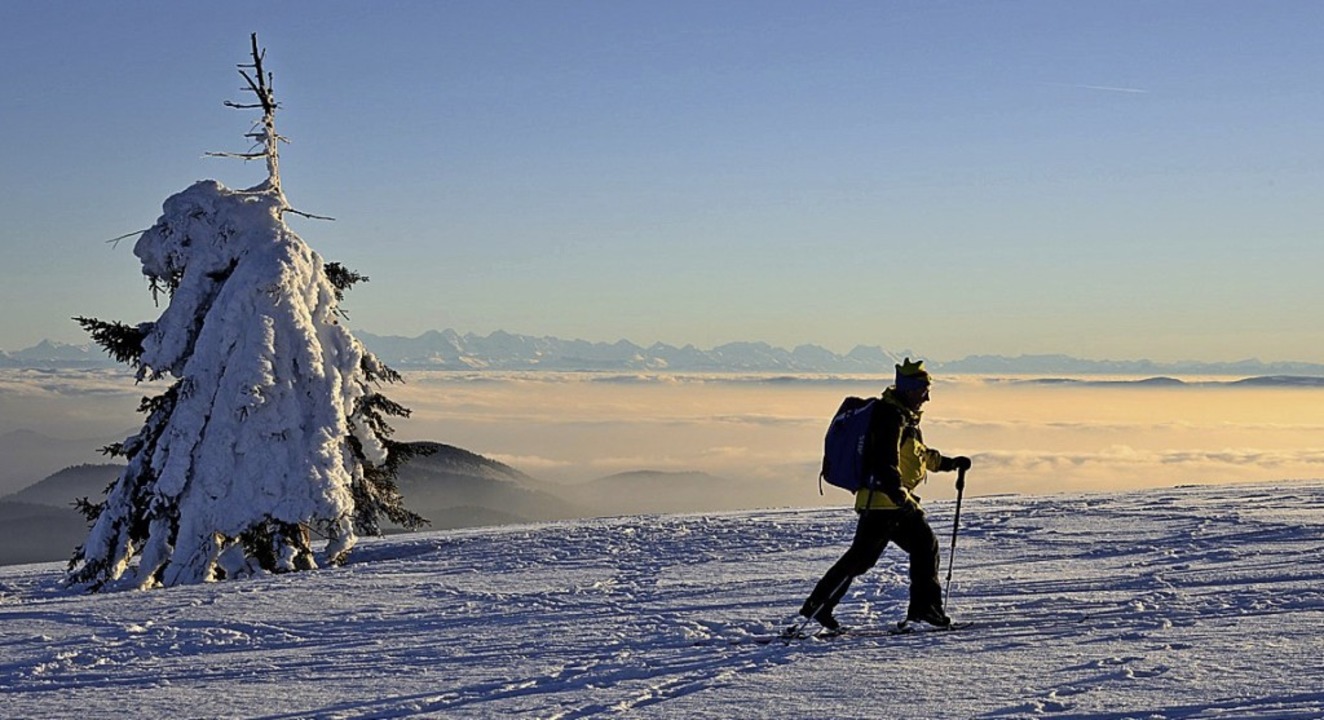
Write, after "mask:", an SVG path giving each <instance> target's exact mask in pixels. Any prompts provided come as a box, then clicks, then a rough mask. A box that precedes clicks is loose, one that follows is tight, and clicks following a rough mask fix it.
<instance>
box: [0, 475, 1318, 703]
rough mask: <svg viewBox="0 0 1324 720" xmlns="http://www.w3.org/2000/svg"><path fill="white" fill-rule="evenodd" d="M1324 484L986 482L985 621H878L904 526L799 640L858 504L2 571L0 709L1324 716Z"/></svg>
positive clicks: (976, 601)
mask: <svg viewBox="0 0 1324 720" xmlns="http://www.w3.org/2000/svg"><path fill="white" fill-rule="evenodd" d="M951 510H952V507H951V505H950V504H936V505H935V506H934V507H933V508H931V511H930V515H931V519H932V522H933V525H934V528H935V530H936V531H937V532H938V533H939V537H940V540H941V542H942V546H943V562H944V564H945V563H946V561H947V556H948V551H949V542H950V530H951V526H950V519H951V516H950V513H951ZM1322 510H1324V483H1321V482H1304V483H1303V482H1298V483H1284V484H1281V485H1277V486H1269V485H1238V486H1206V487H1183V488H1173V489H1168V490H1159V491H1146V492H1138V493H1132V494H1127V495H1071V496H1051V497H1020V496H1000V497H985V498H973V499H972V498H967V500H966V501H965V504H964V506H963V508H962V525H963V527H962V532H961V537H960V541H959V546H958V550H957V555H956V565H955V572H954V580H955V584H954V587H953V588H952V590H951V593H952V598H951V602H950V606H949V610H950V612H951V613H952V614H953V615H954V616H955V617H957V618H958V619H968V620H973V621H975V622H976V623H977V625H976V626H975V627H973V628H969V629H966V630H961V631H957V632H950V633H944V632H926V633H918V634H914V635H906V636H899V637H891V636H887V635H885V634H883V633H882V632H879V631H881V630H882V629H883V628H885V627H886V626H887V625H888V624H889V623H891V622H893V621H895V620H897V619H899V617H900V615H901V613H903V612H904V607H905V596H906V581H905V577H906V568H905V565H904V561H905V556H904V555H903V554H902V553H900V552H899V551H897V550H896V549H895V548H890V549H889V550H888V552H887V553H886V555H885V556H884V558H883V560H882V561H881V562H880V563H879V565H878V567H876V568H875V569H874V570H873V571H871V572H870V573H869V574H867V575H865V576H864V577H862V578H861V579H860V581H858V582H857V583H856V584H855V585H854V586H853V587H852V590H851V594H850V595H849V596H848V598H847V600H846V601H845V602H844V603H843V604H842V606H841V607H840V608H839V610H838V617H840V618H841V620H842V621H843V622H844V623H846V624H847V625H849V626H853V627H857V628H861V629H862V632H861V633H860V634H859V635H856V636H849V635H848V636H845V637H841V638H836V639H831V640H821V639H809V640H803V641H796V642H792V643H790V644H784V643H782V642H776V641H774V642H771V643H767V644H760V643H758V642H754V641H756V640H760V639H762V640H766V639H768V638H769V637H770V636H771V635H773V634H774V633H776V632H778V631H779V630H780V629H781V628H782V627H784V626H785V625H786V624H788V623H790V622H791V621H792V620H794V615H793V613H794V611H795V609H796V608H798V607H799V605H800V602H801V600H802V599H803V597H804V595H805V594H806V593H807V592H808V590H809V589H810V587H811V585H812V584H813V582H814V581H815V580H816V579H817V578H818V576H819V575H821V573H822V572H823V571H824V570H825V569H826V568H827V566H828V565H829V564H830V563H831V562H832V561H833V560H835V558H836V557H837V556H838V555H839V553H840V552H842V551H843V550H844V549H845V547H846V544H847V542H848V541H849V538H850V535H851V532H852V530H853V517H854V516H853V515H852V514H851V513H850V512H849V511H848V510H846V509H828V510H822V509H813V510H799V511H797V510H769V511H751V512H744V513H725V514H714V515H678V516H662V517H626V518H612V519H600V520H586V521H578V522H565V523H553V524H545V525H538V526H520V527H506V528H492V529H482V530H469V531H451V532H442V533H432V534H424V535H413V536H397V537H394V538H388V539H383V540H377V541H367V542H365V543H364V544H363V545H362V546H361V547H360V548H359V550H358V551H357V553H356V555H355V559H354V562H353V563H352V564H350V565H348V566H346V567H343V568H337V569H330V570H323V571H318V572H313V573H301V574H293V575H281V576H269V577H262V578H256V579H252V580H244V581H236V582H231V583H220V584H212V585H204V586H188V587H177V588H170V589H164V590H156V591H151V592H146V593H143V592H120V593H109V594H104V595H100V596H77V595H69V594H67V593H65V592H64V591H63V590H61V589H60V588H59V586H58V579H59V576H60V573H59V568H60V566H59V565H33V566H21V567H11V568H0V621H2V623H0V627H3V630H0V650H3V653H2V654H0V658H2V659H0V708H2V709H0V715H3V716H4V717H9V718H57V717H68V716H70V714H71V713H75V714H77V715H79V716H81V717H84V718H100V717H126V716H128V717H153V718H163V717H171V718H214V717H224V718H241V717H242V718H264V719H267V720H280V719H294V718H328V719H332V718H334V719H343V720H349V719H367V718H454V717H536V718H556V719H560V720H569V719H572V718H610V717H662V718H695V717H710V718H742V717H751V718H752V717H788V718H816V717H821V718H853V717H861V718H864V717H880V716H881V717H914V718H946V717H952V718H1041V717H1052V718H1074V719H1079V720H1087V719H1088V720H1105V719H1117V720H1120V719H1122V718H1150V719H1160V718H1161V719H1177V718H1319V717H1324V670H1322V669H1321V667H1320V665H1321V659H1320V658H1321V657H1322V656H1324V652H1321V651H1324V641H1321V640H1320V639H1319V636H1320V631H1321V630H1324V560H1322V558H1324V554H1322V553H1321V551H1322V550H1324V533H1322V532H1321V530H1322V529H1324V527H1321V526H1324V512H1321V511H1322ZM943 574H944V576H945V575H946V569H945V568H944V570H943Z"/></svg>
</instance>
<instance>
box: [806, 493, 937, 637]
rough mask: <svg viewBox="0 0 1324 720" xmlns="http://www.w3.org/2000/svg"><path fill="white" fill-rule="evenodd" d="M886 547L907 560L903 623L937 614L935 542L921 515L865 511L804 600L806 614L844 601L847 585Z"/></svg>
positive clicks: (934, 536) (881, 553) (867, 567)
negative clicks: (907, 593) (845, 544)
mask: <svg viewBox="0 0 1324 720" xmlns="http://www.w3.org/2000/svg"><path fill="white" fill-rule="evenodd" d="M889 542H893V543H896V545H897V547H899V548H901V549H902V550H904V551H906V554H908V555H910V608H909V609H908V610H907V612H906V617H907V618H922V617H926V616H927V615H929V614H931V613H933V612H934V611H937V614H939V615H941V614H942V584H941V581H940V580H939V579H938V563H939V556H940V554H939V552H938V538H937V536H936V535H934V534H933V528H931V527H929V523H928V521H927V520H925V519H924V515H923V514H922V513H902V512H901V511H899V510H865V511H863V512H861V513H860V520H859V523H858V524H857V525H856V526H855V539H854V540H853V541H852V542H851V546H850V548H849V549H847V550H846V553H845V554H844V555H842V556H841V559H840V560H837V562H836V563H835V564H833V566H832V567H831V568H828V571H827V574H826V575H824V576H823V579H822V580H819V581H818V585H816V586H815V587H814V591H813V592H812V593H810V595H809V599H808V600H806V601H805V607H806V608H808V609H810V610H811V611H812V610H813V608H816V607H819V606H820V605H821V606H822V608H823V609H825V610H827V611H828V612H831V611H832V609H833V608H835V607H836V606H837V603H839V602H841V598H843V597H845V595H846V591H847V590H849V589H850V584H851V581H852V580H854V579H855V578H857V577H859V576H860V575H863V574H864V573H865V572H867V571H868V570H869V568H872V567H873V566H874V565H875V564H876V563H877V562H878V558H880V557H882V555H883V550H885V549H886V548H887V544H888V543H889Z"/></svg>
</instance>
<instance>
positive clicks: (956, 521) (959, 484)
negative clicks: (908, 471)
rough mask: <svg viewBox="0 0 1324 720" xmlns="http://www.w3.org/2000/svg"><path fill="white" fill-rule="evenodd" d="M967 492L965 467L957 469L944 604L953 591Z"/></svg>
mask: <svg viewBox="0 0 1324 720" xmlns="http://www.w3.org/2000/svg"><path fill="white" fill-rule="evenodd" d="M964 494H965V468H961V469H960V470H958V471H956V515H955V517H953V518H952V549H951V551H950V552H949V553H948V554H947V583H946V584H945V585H943V588H942V606H943V607H944V608H945V607H947V598H948V596H949V595H951V592H952V563H953V562H954V561H955V560H956V533H957V532H958V531H959V530H960V528H961V496H962V495H964Z"/></svg>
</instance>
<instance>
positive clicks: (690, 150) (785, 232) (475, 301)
mask: <svg viewBox="0 0 1324 720" xmlns="http://www.w3.org/2000/svg"><path fill="white" fill-rule="evenodd" d="M1321 26H1324V4H1320V3H1317V2H1309V1H1307V0H1286V1H1284V2H1275V3H1271V4H1251V3H1245V2H1235V1H1233V0H1213V1H1212V2H1201V3H1163V4H1155V3H1152V2H1147V1H1145V0H1120V1H1119V2H1110V3H1062V2H1054V1H1051V0H1025V1H1023V2H1013V3H986V2H977V1H975V0H961V1H958V2H951V3H915V2H884V3H878V2H863V1H861V0H846V1H845V2H840V3H830V4H826V5H814V4H806V3H803V2H789V1H782V0H774V1H772V2H753V1H752V0H736V1H735V2H723V3H717V4H713V3H707V2H692V1H691V0H681V1H680V2H673V3H663V4H658V3H646V2H641V1H638V0H627V1H626V2H607V1H605V0H588V1H587V2H579V3H568V4H565V3H551V4H547V3H530V2H518V1H507V2H478V1H477V0H460V1H457V2H445V3H435V2H423V1H422V0H405V1H404V2H393V3H367V4H355V3H331V4H326V3H318V4H311V3H299V2H290V3H276V4H272V3H268V2H261V3H259V2H254V1H253V0H236V2H228V3H223V4H184V5H181V4H178V3H173V2H164V1H163V0H149V1H148V2H137V3H132V4H129V5H124V4H97V3H73V4H69V3H5V4H3V7H0V61H3V63H4V65H5V67H8V68H10V70H11V72H10V75H9V78H8V80H7V84H6V92H5V93H4V94H3V96H0V127H4V128H5V132H4V133H3V134H0V154H3V156H4V157H5V161H6V168H7V171H6V172H5V173H3V175H0V216H3V217H4V218H5V224H4V228H3V230H0V249H3V251H4V255H5V263H4V267H3V270H0V280H2V281H3V282H0V302H3V304H4V306H5V308H6V312H5V313H4V315H3V317H0V348H3V349H6V350H17V349H21V348H25V347H29V346H31V345H34V344H36V343H37V342H38V341H40V340H42V339H47V338H49V339H51V340H55V341H59V342H67V343H79V344H81V343H84V342H86V337H85V336H84V335H83V333H82V331H81V330H80V329H79V328H78V327H77V326H76V325H75V324H74V323H73V322H72V321H71V320H70V319H69V318H70V317H72V316H75V315H90V316H95V317H100V318H102V319H106V320H119V321H123V322H128V323H138V322H143V321H148V320H153V319H155V318H156V317H157V316H158V315H159V312H160V310H159V308H156V307H154V306H153V304H152V300H151V297H150V295H149V293H148V292H147V291H146V288H145V286H144V283H143V281H142V278H141V276H140V272H139V266H138V263H137V261H136V260H135V258H134V257H133V255H132V246H133V242H132V239H128V240H124V241H121V242H119V243H117V244H108V243H106V242H105V241H106V240H108V239H109V238H113V237H116V236H119V235H122V234H124V233H128V232H131V231H133V230H136V229H144V228H146V227H148V226H150V225H151V224H152V223H153V221H154V220H155V219H156V217H157V216H158V215H159V214H160V211H161V203H162V201H164V200H165V199H166V197H168V196H169V195H171V194H173V193H176V192H178V191H180V190H183V189H184V188H186V187H188V186H189V185H190V184H192V183H193V182H194V181H196V180H199V179H204V178H214V179H217V180H219V181H221V182H223V183H225V184H226V185H227V186H229V187H235V188H242V187H247V186H251V185H253V184H256V183H257V182H258V181H260V180H261V175H262V172H263V169H262V168H261V167H260V164H259V163H250V164H247V165H245V164H243V163H240V162H236V161H232V160H220V159H214V158H206V157H204V156H203V155H204V153H206V152H209V151H244V150H246V149H247V148H246V144H247V141H246V140H245V139H244V138H243V137H242V135H243V133H245V132H247V131H248V129H249V127H250V123H251V122H252V121H253V119H254V118H253V117H251V113H245V112H241V111H236V110H232V109H228V108H225V107H223V106H222V102H223V101H226V100H238V101H242V100H244V98H243V97H242V95H241V94H240V93H239V91H238V90H239V87H240V86H241V84H242V80H241V79H240V78H239V76H238V74H237V72H236V68H235V66H236V65H237V64H239V63H242V62H245V61H246V60H247V52H248V43H249V34H250V33H251V32H257V33H258V35H259V39H260V41H261V42H262V44H263V45H264V46H265V47H266V48H267V50H268V54H267V66H268V69H270V70H271V71H272V72H273V73H274V76H275V88H276V92H277V94H278V99H279V100H280V102H281V103H282V108H283V109H282V111H281V112H280V114H279V116H278V124H279V126H278V130H279V131H280V132H281V133H282V134H283V135H285V136H287V137H288V138H290V140H291V143H290V144H288V145H286V146H284V147H283V149H282V153H283V154H282V158H281V161H282V162H281V171H282V177H283V181H284V188H285V190H286V192H287V194H288V195H289V197H290V199H291V202H292V203H293V204H294V205H295V206H296V207H297V208H299V209H301V210H304V211H307V212H311V213H316V214H319V215H329V216H334V217H336V218H337V220H336V221H335V222H320V221H313V220H307V219H304V218H291V223H292V225H294V226H295V229H296V230H297V231H298V232H299V234H300V235H301V236H302V237H303V238H304V239H305V240H307V241H308V243H309V244H310V245H311V246H312V247H313V248H314V249H316V250H317V251H318V252H320V253H321V254H322V255H323V256H324V257H325V258H326V259H327V260H333V261H338V262H342V263H344V264H346V265H347V266H349V267H351V268H353V269H355V270H357V271H359V272H361V273H364V274H366V275H368V276H370V277H371V278H372V282H370V283H368V284H365V285H363V286H361V287H358V288H356V289H355V290H354V291H353V292H352V293H351V294H350V296H349V297H348V299H347V302H346V304H345V309H346V310H347V311H348V312H349V314H350V318H351V319H350V326H351V328H352V329H355V330H363V331H368V332H372V333H376V334H380V335H404V336H417V335H419V334H421V333H423V332H424V331H427V330H434V329H436V330H439V329H444V328H454V329H456V330H458V331H460V332H462V333H463V332H476V333H479V334H487V333H490V332H492V331H495V330H506V331H509V332H513V333H520V334H527V335H534V336H543V335H551V336H557V337H562V338H566V339H585V340H590V341H604V342H614V341H616V340H619V339H622V338H624V339H628V340H630V341H632V342H635V343H637V344H640V345H644V346H647V345H650V344H652V343H654V342H663V343H667V344H671V345H676V346H684V345H686V344H694V345H696V346H699V347H714V346H717V345H720V344H723V343H726V342H733V341H765V342H768V343H771V344H773V345H777V346H781V347H794V346H796V345H800V344H806V343H809V344H817V345H821V346H823V347H826V348H828V349H831V350H833V351H836V352H846V351H848V350H849V349H850V348H852V347H854V346H856V345H880V346H882V347H885V348H888V349H892V350H899V349H903V348H910V349H914V350H915V352H917V353H918V354H921V355H923V356H925V357H929V358H933V359H943V360H953V359H959V358H962V357H965V356H968V355H975V354H997V355H1008V356H1016V355H1022V354H1050V353H1062V354H1068V355H1074V356H1077V357H1082V358H1089V359H1142V358H1147V359H1152V360H1155V361H1160V362H1173V361H1184V360H1196V361H1234V360H1241V359H1246V358H1259V359H1262V360H1265V361H1306V362H1319V361H1321V360H1324V356H1321V352H1322V351H1324V325H1321V324H1320V323H1319V322H1318V319H1317V315H1318V308H1319V307H1321V306H1324V283H1320V282H1319V281H1318V277H1317V275H1318V268H1320V267H1321V266H1324V243H1320V242H1319V228H1320V227H1321V219H1322V218H1321V215H1320V210H1319V208H1320V206H1321V204H1320V202H1319V198H1320V197H1321V196H1324V141H1321V139H1320V134H1319V133H1318V132H1317V128H1316V127H1315V124H1316V118H1318V117H1320V116H1321V114H1324V94H1321V93H1320V92H1319V89H1320V82H1321V81H1320V79H1319V77H1318V72H1317V70H1316V69H1317V68H1319V67H1321V65H1324V44H1322V43H1320V42H1319V38H1318V28H1320V27H1321ZM1233 49H1235V50H1233Z"/></svg>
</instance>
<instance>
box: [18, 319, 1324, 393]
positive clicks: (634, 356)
mask: <svg viewBox="0 0 1324 720" xmlns="http://www.w3.org/2000/svg"><path fill="white" fill-rule="evenodd" d="M355 335H356V336H357V337H358V338H359V339H360V340H361V341H362V342H363V344H364V345H366V346H367V348H368V350H370V351H371V352H373V353H374V354H375V355H376V356H377V357H378V358H380V359H381V360H382V361H384V362H386V363H387V364H389V365H391V366H393V367H395V368H398V369H402V370H405V369H408V370H557V371H576V370H589V371H592V370H609V371H611V370H651V371H673V372H786V373H883V374H886V373H891V372H892V368H893V365H894V364H895V363H897V362H898V361H899V360H900V359H901V357H902V356H905V355H910V356H914V355H917V354H919V355H922V353H915V352H914V351H910V350H906V351H901V352H891V351H888V350H884V349H883V348H881V347H877V346H864V345H861V346H858V347H856V348H855V349H854V350H851V351H850V352H848V353H846V354H845V355H841V354H838V353H835V352H832V351H831V350H827V349H826V348H822V347H819V346H817V345H801V346H799V347H796V348H794V349H792V350H787V349H785V348H779V347H774V346H772V345H769V344H767V343H763V342H733V343H727V344H725V345H719V346H717V347H714V348H711V349H708V350H702V349H699V348H697V347H695V346H693V345H686V346H685V347H680V348H678V347H675V346H672V345H666V344H664V343H655V344H653V345H650V346H648V347H642V346H639V345H635V344H634V343H631V342H629V341H626V340H620V341H618V342H615V343H603V342H588V341H586V340H562V339H559V338H554V337H534V336H531V335H514V334H511V333H507V332H502V331H497V332H494V333H492V334H490V335H487V336H480V335H475V334H473V333H466V334H464V335H461V334H459V333H457V332H455V331H454V330H445V331H441V332H438V331H436V330H432V331H429V332H426V333H423V334H422V335H420V336H418V337H414V338H406V337H398V336H389V335H373V334H371V333H366V332H358V333H355ZM928 365H929V367H930V368H932V369H933V370H935V371H937V372H941V373H947V374H953V375H955V374H965V375H975V374H1017V375H1045V374H1064V375H1151V376H1153V375H1235V376H1241V377H1251V376H1320V377H1324V363H1306V362H1262V361H1260V360H1254V359H1251V360H1242V361H1238V362H1220V363H1201V362H1179V363H1159V362H1153V361H1150V360H1082V359H1079V358H1074V357H1070V356H1068V355H1020V356H1017V357H1006V356H1001V355H971V356H969V357H966V358H964V359H961V360H955V361H950V362H941V361H938V360H932V359H930V360H929V362H928ZM0 367H24V368H99V367H119V364H118V363H115V362H114V361H112V360H110V359H109V358H108V357H106V356H105V355H104V354H103V353H102V352H101V351H100V349H98V348H96V347H93V346H91V345H66V344H63V343H55V342H50V341H48V340H43V341H42V342H41V343H39V344H37V345H36V346H34V347H30V348H27V349H26V350H19V351H15V352H3V351H0ZM1305 384H1311V383H1305Z"/></svg>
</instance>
